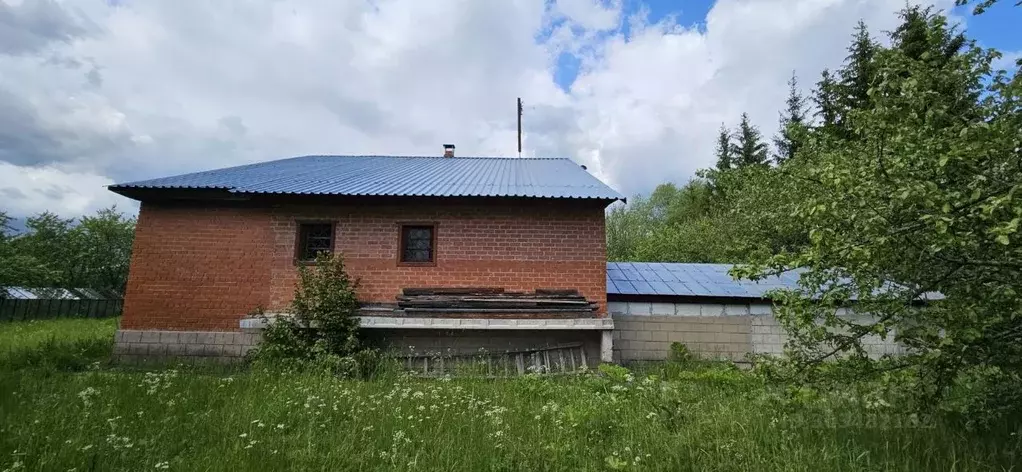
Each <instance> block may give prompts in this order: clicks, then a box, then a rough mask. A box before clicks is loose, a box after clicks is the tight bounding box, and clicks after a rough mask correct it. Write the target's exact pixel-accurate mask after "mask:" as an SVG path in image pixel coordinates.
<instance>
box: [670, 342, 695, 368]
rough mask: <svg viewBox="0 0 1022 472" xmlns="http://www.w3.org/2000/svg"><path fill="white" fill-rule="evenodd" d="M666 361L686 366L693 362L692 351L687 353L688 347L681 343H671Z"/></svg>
mask: <svg viewBox="0 0 1022 472" xmlns="http://www.w3.org/2000/svg"><path fill="white" fill-rule="evenodd" d="M668 360H670V361H671V362H677V363H679V364H688V363H690V362H692V360H693V357H692V351H689V350H688V346H686V345H684V344H682V343H679V342H673V343H671V352H670V355H669V356H668Z"/></svg>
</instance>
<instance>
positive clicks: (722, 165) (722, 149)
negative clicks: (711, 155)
mask: <svg viewBox="0 0 1022 472" xmlns="http://www.w3.org/2000/svg"><path fill="white" fill-rule="evenodd" d="M731 146H732V144H731V131H730V130H728V129H727V127H726V126H724V123H721V124H720V132H719V133H718V134H717V148H716V150H715V153H716V156H717V167H716V169H717V170H718V171H726V170H729V169H731V164H732V161H733V158H732V156H731Z"/></svg>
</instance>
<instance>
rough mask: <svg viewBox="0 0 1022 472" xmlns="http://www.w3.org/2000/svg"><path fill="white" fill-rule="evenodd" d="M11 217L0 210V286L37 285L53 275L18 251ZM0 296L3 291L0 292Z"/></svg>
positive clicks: (30, 257) (31, 258) (32, 258)
mask: <svg viewBox="0 0 1022 472" xmlns="http://www.w3.org/2000/svg"><path fill="white" fill-rule="evenodd" d="M17 238H18V236H17V235H16V234H15V232H14V229H13V228H12V227H11V217H9V216H8V215H7V213H5V212H2V211H0V286H29V287H34V286H39V285H43V284H45V282H46V281H47V280H50V279H51V278H52V277H53V274H52V273H51V272H50V271H49V270H47V268H46V267H44V266H43V265H42V264H41V263H40V262H39V261H38V260H36V259H35V258H34V257H32V256H31V255H29V254H25V253H24V252H22V251H20V250H19V249H18V247H17V244H16V239H17ZM0 296H3V293H2V292H0Z"/></svg>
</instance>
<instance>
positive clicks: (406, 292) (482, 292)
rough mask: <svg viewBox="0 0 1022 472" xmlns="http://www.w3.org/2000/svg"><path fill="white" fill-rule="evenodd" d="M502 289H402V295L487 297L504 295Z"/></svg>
mask: <svg viewBox="0 0 1022 472" xmlns="http://www.w3.org/2000/svg"><path fill="white" fill-rule="evenodd" d="M503 292H504V289H503V288H500V287H424V288H418V287H416V288H402V289H401V293H402V294H404V295H406V296H408V295H475V294H480V295H485V294H497V293H503Z"/></svg>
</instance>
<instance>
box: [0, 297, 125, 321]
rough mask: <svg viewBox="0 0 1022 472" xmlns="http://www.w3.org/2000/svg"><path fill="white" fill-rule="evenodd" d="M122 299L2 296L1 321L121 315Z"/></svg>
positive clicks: (0, 299) (0, 304)
mask: <svg viewBox="0 0 1022 472" xmlns="http://www.w3.org/2000/svg"><path fill="white" fill-rule="evenodd" d="M122 305H123V300H121V299H116V298H112V299H77V300H76V299H60V298H50V299H17V298H16V299H10V298H0V322H4V321H23V320H50V319H57V318H106V317H110V316H120V314H121V307H122Z"/></svg>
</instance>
